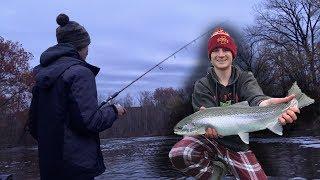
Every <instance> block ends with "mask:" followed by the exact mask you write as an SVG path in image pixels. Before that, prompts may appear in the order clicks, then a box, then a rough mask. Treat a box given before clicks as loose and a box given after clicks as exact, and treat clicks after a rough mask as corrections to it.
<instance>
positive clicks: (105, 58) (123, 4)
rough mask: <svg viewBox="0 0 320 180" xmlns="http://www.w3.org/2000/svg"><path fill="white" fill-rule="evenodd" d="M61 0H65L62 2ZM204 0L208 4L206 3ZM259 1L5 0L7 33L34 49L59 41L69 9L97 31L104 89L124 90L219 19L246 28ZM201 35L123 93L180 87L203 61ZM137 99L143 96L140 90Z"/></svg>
mask: <svg viewBox="0 0 320 180" xmlns="http://www.w3.org/2000/svg"><path fill="white" fill-rule="evenodd" d="M57 2H59V3H57ZM200 2H201V3H200ZM256 3H257V1H254V0H242V1H239V0H225V1H213V0H202V1H196V0H193V1H191V0H190V1H186V0H161V1H151V0H117V1H115V0H114V1H111V0H110V1H102V0H100V1H94V0H92V1H87V0H86V1H84V0H82V1H80V0H68V1H43V0H28V1H17V0H11V1H4V2H2V3H1V7H0V22H1V26H0V36H3V37H4V38H5V39H7V40H12V41H19V42H20V43H21V44H22V46H23V47H24V48H25V49H26V50H27V51H29V52H31V53H32V54H33V55H34V59H33V60H32V61H31V62H30V66H31V67H34V66H35V65H37V64H38V63H39V57H40V55H41V53H42V52H43V51H44V50H46V49H47V48H48V47H50V46H53V45H55V44H56V36H55V30H56V28H57V26H58V25H57V23H56V21H55V20H56V16H57V15H58V14H59V13H61V12H63V13H65V14H67V15H68V16H69V18H70V20H73V21H77V22H78V23H80V24H81V25H83V26H84V27H85V28H86V29H87V31H88V32H89V34H90V37H91V40H92V43H91V44H90V47H89V56H88V59H87V60H88V62H89V63H91V64H93V65H96V66H98V67H100V68H101V71H100V73H99V75H98V76H97V88H98V93H99V94H101V95H105V96H106V95H107V94H110V93H111V92H115V91H118V90H120V89H121V88H122V87H124V86H125V85H127V84H129V83H130V82H131V81H132V80H134V79H135V78H137V77H138V76H139V75H141V74H142V73H143V72H144V71H146V70H147V69H149V68H150V67H152V66H153V65H155V64H157V63H158V62H160V61H161V60H162V59H164V58H166V57H167V56H169V55H170V54H171V53H173V52H175V51H176V50H177V49H179V48H180V47H182V46H184V45H185V44H186V43H188V42H190V41H191V40H193V39H194V38H196V37H197V36H199V35H200V34H202V33H204V32H206V31H207V30H208V29H209V28H211V27H212V26H215V25H216V24H231V25H233V26H234V27H237V28H242V27H245V26H246V25H250V24H252V23H253V21H254V16H253V14H254V12H253V9H252V8H253V6H254V5H255V4H256ZM203 41H207V39H201V40H199V41H197V42H195V43H193V44H192V45H190V46H189V47H188V49H186V50H183V51H181V52H180V53H178V54H177V55H176V57H175V58H171V59H169V60H168V61H167V62H166V63H164V64H163V65H162V66H161V67H162V68H163V69H162V70H160V69H159V68H157V69H155V70H153V71H152V72H151V73H149V74H148V75H147V76H145V77H144V78H143V79H141V80H140V81H138V82H137V83H135V84H134V85H133V86H131V87H130V88H128V89H127V90H125V91H124V92H123V93H122V94H123V95H125V94H126V93H131V94H132V95H133V96H136V95H137V92H138V91H142V90H150V91H153V90H154V89H155V88H157V87H174V88H178V87H181V86H182V84H183V82H184V80H185V79H186V77H187V76H188V73H190V71H192V69H194V68H195V66H196V64H198V63H199V61H200V60H199V58H198V57H199V53H200V51H201V49H200V48H201V47H202V48H203V46H199V44H201V42H203ZM135 98H136V97H135Z"/></svg>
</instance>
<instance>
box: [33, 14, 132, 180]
mask: <svg viewBox="0 0 320 180" xmlns="http://www.w3.org/2000/svg"><path fill="white" fill-rule="evenodd" d="M57 23H58V24H59V25H60V26H59V27H58V28H57V30H56V36H57V41H58V44H57V45H55V46H53V47H50V48H48V49H47V50H46V51H45V52H43V53H42V55H41V57H40V65H38V66H36V67H35V68H34V73H35V77H36V84H35V86H34V88H33V92H32V94H33V98H32V102H31V107H30V113H29V115H30V117H29V118H30V119H29V129H30V133H31V135H32V136H33V137H34V138H35V139H36V140H37V141H38V150H39V166H40V176H41V179H44V180H47V179H93V178H94V177H95V176H97V175H100V174H101V173H103V172H104V171H105V166H104V163H103V157H102V153H101V150H100V139H99V132H101V131H103V130H105V129H108V128H110V127H111V126H112V124H113V122H114V121H115V120H116V119H117V117H118V116H121V115H124V114H125V112H126V110H125V109H124V108H122V107H121V106H120V105H104V106H102V107H101V108H100V109H98V101H97V91H96V83H95V76H96V75H97V74H98V72H99V68H97V67H95V66H93V65H90V64H89V63H87V62H86V61H85V59H86V57H87V55H88V45H89V44H90V36H89V34H88V33H87V31H86V30H85V28H84V27H83V26H81V25H79V24H78V23H77V22H74V21H69V17H68V16H67V15H65V14H60V15H59V16H58V17H57Z"/></svg>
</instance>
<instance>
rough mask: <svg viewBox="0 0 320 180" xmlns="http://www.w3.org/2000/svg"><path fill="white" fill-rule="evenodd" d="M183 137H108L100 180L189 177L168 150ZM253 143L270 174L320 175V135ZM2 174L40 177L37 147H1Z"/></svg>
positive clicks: (104, 145) (259, 158) (261, 140)
mask: <svg viewBox="0 0 320 180" xmlns="http://www.w3.org/2000/svg"><path fill="white" fill-rule="evenodd" d="M179 139H180V138H179V137H173V136H172V137H171V136H170V137H168V136H166V137H138V138H117V139H104V140H102V142H101V144H102V145H101V148H102V151H103V155H104V161H105V164H106V167H107V170H106V172H105V173H104V174H102V175H101V176H99V177H97V178H96V179H99V180H100V179H142V178H144V179H173V178H174V179H180V178H181V179H185V178H186V177H185V176H184V175H183V174H181V173H179V172H177V171H176V170H174V169H172V168H171V164H170V162H169V159H168V152H169V151H170V149H171V147H172V146H173V145H174V144H175V143H176V142H177V141H178V140H179ZM250 145H251V149H252V150H253V151H254V152H255V154H256V156H257V158H258V160H259V161H260V163H261V164H262V166H263V168H264V169H265V171H266V173H267V175H268V176H272V177H275V179H279V178H280V177H282V178H283V179H288V178H294V177H296V179H297V177H301V178H306V179H312V178H320V136H315V137H310V136H305V137H294V138H281V137H279V138H278V137H277V138H265V139H264V138H252V139H250ZM1 173H2V174H3V173H4V174H13V175H14V179H39V171H38V159H37V148H36V147H17V148H8V149H1V150H0V174H1ZM282 178H281V179H282Z"/></svg>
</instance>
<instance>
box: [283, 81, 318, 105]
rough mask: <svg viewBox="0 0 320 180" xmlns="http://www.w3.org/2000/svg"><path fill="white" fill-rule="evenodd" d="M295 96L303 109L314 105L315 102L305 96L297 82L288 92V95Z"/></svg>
mask: <svg viewBox="0 0 320 180" xmlns="http://www.w3.org/2000/svg"><path fill="white" fill-rule="evenodd" d="M291 94H295V95H296V99H297V101H298V107H299V108H302V107H305V106H309V105H310V104H312V103H314V100H313V99H311V98H310V97H308V96H307V95H305V94H304V93H303V92H301V89H300V88H299V86H298V85H297V82H294V83H293V85H292V86H291V88H290V89H289V91H288V95H291Z"/></svg>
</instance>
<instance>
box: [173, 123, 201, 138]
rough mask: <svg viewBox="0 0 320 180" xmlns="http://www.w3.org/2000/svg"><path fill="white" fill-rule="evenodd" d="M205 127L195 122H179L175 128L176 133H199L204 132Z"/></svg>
mask: <svg viewBox="0 0 320 180" xmlns="http://www.w3.org/2000/svg"><path fill="white" fill-rule="evenodd" d="M204 132H205V128H204V127H202V126H199V125H198V124H196V123H194V122H190V123H187V124H179V123H178V124H177V125H176V126H175V128H174V133H175V134H178V135H199V134H204Z"/></svg>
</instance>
